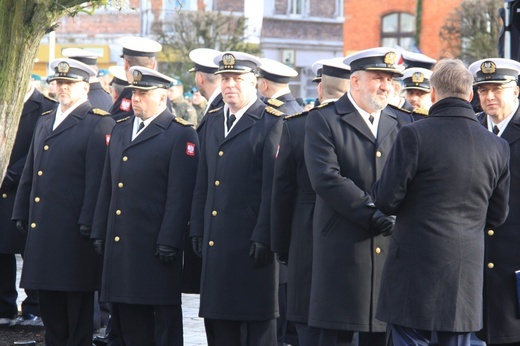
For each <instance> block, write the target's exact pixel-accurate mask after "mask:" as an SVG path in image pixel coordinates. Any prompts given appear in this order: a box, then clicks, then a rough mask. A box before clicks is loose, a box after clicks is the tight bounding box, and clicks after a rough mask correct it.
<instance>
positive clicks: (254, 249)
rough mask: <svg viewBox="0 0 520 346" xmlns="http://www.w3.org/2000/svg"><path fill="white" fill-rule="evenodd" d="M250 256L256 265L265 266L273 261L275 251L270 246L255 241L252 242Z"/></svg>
mask: <svg viewBox="0 0 520 346" xmlns="http://www.w3.org/2000/svg"><path fill="white" fill-rule="evenodd" d="M249 256H250V257H252V258H253V260H254V261H255V265H256V266H258V267H263V266H266V265H268V264H270V263H272V262H273V257H274V253H273V252H272V251H271V249H270V248H269V246H267V245H265V244H262V243H258V242H256V241H254V242H252V243H251V250H249Z"/></svg>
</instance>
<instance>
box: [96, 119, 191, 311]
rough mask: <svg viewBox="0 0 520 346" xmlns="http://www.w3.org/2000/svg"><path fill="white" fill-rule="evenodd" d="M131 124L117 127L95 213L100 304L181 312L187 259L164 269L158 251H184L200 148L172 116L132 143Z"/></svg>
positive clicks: (186, 127)
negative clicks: (100, 244)
mask: <svg viewBox="0 0 520 346" xmlns="http://www.w3.org/2000/svg"><path fill="white" fill-rule="evenodd" d="M133 123H134V116H132V117H130V118H129V119H126V120H123V121H121V122H120V123H118V124H116V126H115V127H114V130H113V132H112V136H111V140H110V146H109V148H108V154H107V158H106V163H105V169H104V172H103V180H102V184H101V189H100V194H99V199H98V204H97V207H96V214H95V220H94V221H95V222H94V228H93V230H92V235H91V238H93V239H105V255H104V263H103V280H102V288H101V300H102V301H108V302H112V303H127V304H145V305H176V304H180V297H181V295H180V292H181V284H182V276H181V267H182V256H180V257H179V259H178V260H177V261H176V262H175V263H174V264H173V265H165V264H162V263H161V262H160V261H159V259H158V258H157V257H155V251H156V247H157V245H158V244H161V245H169V246H171V247H175V248H177V249H180V250H182V249H183V248H184V238H185V236H187V232H188V221H189V218H190V208H191V201H192V196H193V188H194V186H195V178H196V170H197V163H198V146H199V142H198V138H197V134H196V132H195V130H194V129H193V128H192V127H191V124H188V123H186V122H185V121H184V120H182V119H179V118H175V117H174V116H173V114H171V112H169V111H168V110H165V111H164V112H162V113H161V114H160V115H159V116H158V117H157V118H156V119H154V120H153V121H152V122H151V123H150V124H149V125H148V126H147V127H146V128H144V130H142V132H141V133H140V134H139V135H138V136H137V137H136V138H135V139H134V140H133V141H132V140H131V139H132V129H133ZM189 250H190V251H191V249H189Z"/></svg>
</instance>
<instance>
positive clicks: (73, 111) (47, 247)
mask: <svg viewBox="0 0 520 346" xmlns="http://www.w3.org/2000/svg"><path fill="white" fill-rule="evenodd" d="M51 68H52V69H53V70H54V72H55V74H54V76H52V77H51V79H52V80H56V84H57V90H56V93H57V97H58V101H59V106H58V108H57V109H55V110H54V111H53V112H51V113H50V114H47V115H45V116H43V117H42V118H41V119H40V121H39V122H38V124H37V126H36V129H35V131H34V136H33V140H32V144H31V147H30V149H29V154H28V156H27V161H26V165H25V168H24V170H23V173H22V178H21V180H20V185H19V188H18V192H17V195H16V199H15V205H14V209H13V216H12V219H13V220H16V225H17V228H18V229H19V230H20V231H22V232H28V234H27V243H26V246H25V254H24V265H23V269H22V278H21V281H20V286H21V287H24V288H26V289H36V290H38V296H39V301H40V311H41V316H42V320H43V323H44V325H45V342H46V344H49V345H78V346H80V345H81V346H91V345H92V332H93V310H94V291H97V290H99V286H100V282H99V277H100V275H99V274H100V269H101V268H100V263H99V259H98V258H97V256H96V254H95V252H94V249H92V244H91V242H90V232H91V227H92V220H93V217H94V208H95V204H96V199H97V195H98V192H99V184H100V180H101V174H102V171H103V161H104V157H105V153H106V147H107V145H108V142H109V141H110V132H111V130H112V127H113V126H114V120H113V119H112V118H111V117H110V116H109V114H108V113H107V112H105V111H103V110H101V109H97V108H93V107H92V106H91V105H90V103H89V102H88V99H87V95H88V90H89V79H90V77H92V76H93V75H94V74H95V72H94V71H93V70H92V69H91V68H90V67H89V66H87V65H85V64H83V63H81V62H79V61H77V60H73V59H65V58H63V59H56V60H53V61H52V62H51Z"/></svg>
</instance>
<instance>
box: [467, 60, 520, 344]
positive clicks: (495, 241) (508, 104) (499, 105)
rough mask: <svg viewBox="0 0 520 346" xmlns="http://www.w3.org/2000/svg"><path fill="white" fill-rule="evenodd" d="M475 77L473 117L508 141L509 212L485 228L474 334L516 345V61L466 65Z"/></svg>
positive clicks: (519, 127) (519, 166) (519, 125)
mask: <svg viewBox="0 0 520 346" xmlns="http://www.w3.org/2000/svg"><path fill="white" fill-rule="evenodd" d="M469 70H470V71H471V72H472V73H473V76H474V78H475V82H474V86H476V87H477V92H478V94H479V99H480V105H481V107H482V109H483V110H484V111H483V112H482V113H479V114H477V118H478V120H479V122H480V123H481V124H482V125H483V126H484V128H486V129H487V130H488V131H490V132H493V133H495V134H496V135H497V136H499V137H501V138H503V139H505V140H506V141H507V142H508V143H509V148H510V158H509V170H510V174H511V186H510V189H509V208H510V210H511V212H510V213H509V215H508V217H507V219H506V221H505V222H504V224H503V225H502V226H500V227H496V228H489V229H486V233H485V242H486V244H485V255H484V328H482V330H480V331H479V332H477V336H478V337H479V338H480V339H482V340H484V341H485V342H486V345H520V316H519V315H518V298H517V293H518V292H517V282H516V281H515V276H514V273H515V271H517V270H519V269H520V259H519V258H518V256H517V254H518V246H517V245H518V244H519V243H520V234H519V233H518V227H517V225H518V224H519V223H520V220H519V219H518V218H519V217H520V215H518V213H516V212H514V210H517V209H518V206H519V205H520V200H519V197H520V186H519V185H518V183H519V182H520V176H519V174H520V142H519V139H520V111H519V109H518V94H519V90H518V86H517V84H516V83H517V80H518V74H519V73H520V63H519V62H518V61H515V60H510V59H482V60H479V61H476V62H474V63H473V64H471V65H470V66H469Z"/></svg>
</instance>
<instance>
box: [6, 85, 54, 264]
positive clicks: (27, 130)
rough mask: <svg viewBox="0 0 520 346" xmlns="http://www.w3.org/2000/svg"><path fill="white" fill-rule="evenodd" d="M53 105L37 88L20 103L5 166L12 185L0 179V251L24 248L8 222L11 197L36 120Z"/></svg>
mask: <svg viewBox="0 0 520 346" xmlns="http://www.w3.org/2000/svg"><path fill="white" fill-rule="evenodd" d="M56 105H57V102H56V100H54V99H51V98H49V97H46V96H44V95H43V94H42V93H41V92H40V91H38V90H37V89H34V92H33V93H32V95H31V96H30V97H29V98H28V99H27V101H25V103H24V105H23V109H22V115H21V117H20V123H19V125H18V131H17V133H16V138H15V140H14V146H13V150H12V151H11V156H10V157H9V165H8V166H7V171H8V172H9V173H8V174H9V176H10V177H13V180H14V182H13V183H12V184H8V183H6V182H4V183H3V184H2V185H1V187H0V194H1V196H2V198H1V199H0V253H6V254H16V253H23V251H24V248H25V239H26V238H27V235H26V234H23V233H21V232H19V231H18V229H17V228H16V224H15V223H14V222H13V221H11V216H12V215H13V207H14V198H15V196H16V191H17V190H18V183H19V182H20V178H21V176H22V171H23V168H24V166H25V160H26V159H27V153H28V151H29V147H30V146H31V140H32V136H33V133H34V128H35V127H36V122H37V121H38V120H39V119H40V117H41V115H42V114H43V113H45V112H47V111H50V110H52V109H54V108H56Z"/></svg>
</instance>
